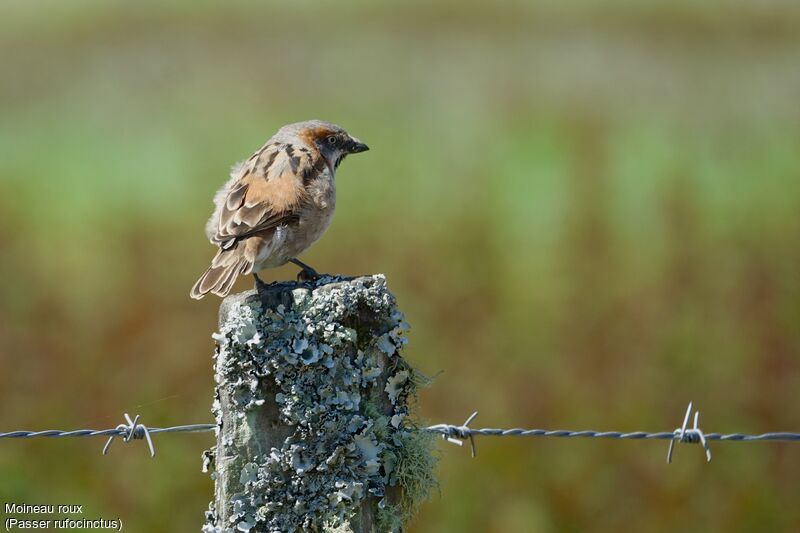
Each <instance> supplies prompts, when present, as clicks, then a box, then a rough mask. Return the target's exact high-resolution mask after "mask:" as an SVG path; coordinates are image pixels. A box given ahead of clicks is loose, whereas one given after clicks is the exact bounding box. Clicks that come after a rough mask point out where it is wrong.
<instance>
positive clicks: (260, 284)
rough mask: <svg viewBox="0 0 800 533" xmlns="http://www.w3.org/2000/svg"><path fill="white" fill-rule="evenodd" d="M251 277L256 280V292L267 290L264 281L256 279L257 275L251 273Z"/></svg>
mask: <svg viewBox="0 0 800 533" xmlns="http://www.w3.org/2000/svg"><path fill="white" fill-rule="evenodd" d="M253 277H254V278H256V292H261V291H262V290H264V289H266V288H267V284H266V283H264V280H262V279H261V278H259V277H258V274H256V273H255V272H253Z"/></svg>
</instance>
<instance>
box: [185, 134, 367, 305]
mask: <svg viewBox="0 0 800 533" xmlns="http://www.w3.org/2000/svg"><path fill="white" fill-rule="evenodd" d="M367 150H369V147H368V146H367V145H366V144H364V143H363V142H361V141H360V140H358V139H357V138H355V137H353V136H352V135H350V134H348V133H347V132H346V131H345V130H344V129H342V128H341V127H339V126H337V125H335V124H332V123H330V122H326V121H323V120H307V121H304V122H296V123H294V124H288V125H286V126H283V127H282V128H280V129H279V130H278V131H277V133H275V135H273V136H272V137H271V138H270V139H269V140H268V141H267V142H266V143H265V144H264V145H263V146H262V147H261V148H259V149H258V150H257V151H256V152H255V153H254V154H253V155H251V156H250V158H249V159H247V160H246V161H244V162H241V163H238V164H236V165H234V167H233V168H232V169H231V173H230V179H229V180H228V181H227V182H226V183H225V185H223V186H222V187H221V188H220V189H219V190H218V191H217V193H216V195H215V196H214V206H215V207H214V212H213V214H212V215H211V218H209V220H208V223H207V224H206V235H207V237H208V239H209V240H210V242H211V243H212V244H213V245H215V246H217V247H218V250H217V253H216V255H215V256H214V258H213V259H212V261H211V266H210V267H209V268H208V269H207V270H206V271H205V272H204V273H203V275H202V276H200V279H198V280H197V283H195V284H194V286H193V287H192V290H191V292H190V296H191V297H192V298H194V299H197V300H199V299H200V298H202V297H204V296H205V295H206V294H208V293H212V294H216V295H217V296H220V297H225V296H227V295H228V293H229V292H230V291H231V288H232V287H233V284H234V282H235V281H236V278H237V277H238V276H240V275H248V274H252V275H253V276H254V278H255V282H256V288H257V289H258V288H259V287H260V286H263V285H264V282H263V281H262V280H261V278H259V276H258V272H260V271H261V270H263V269H265V268H275V267H279V266H282V265H285V264H286V263H290V262H291V263H293V264H295V265H297V266H299V267H300V268H301V269H302V270H301V271H300V273H299V274H298V279H316V278H317V277H318V276H319V274H317V272H316V270H314V269H313V268H311V267H310V266H308V265H307V264H305V263H303V262H302V261H300V260H299V259H298V258H297V257H298V256H299V255H300V254H301V253H303V252H304V251H305V250H307V249H308V248H309V247H311V245H313V244H314V243H315V242H316V241H317V240H318V239H319V238H320V237H322V235H323V234H324V233H325V230H327V229H328V226H329V225H330V223H331V219H332V218H333V213H334V210H335V208H336V170H337V168H338V167H339V165H340V164H341V162H342V161H343V160H344V158H345V157H347V156H348V155H350V154H357V153H361V152H365V151H367Z"/></svg>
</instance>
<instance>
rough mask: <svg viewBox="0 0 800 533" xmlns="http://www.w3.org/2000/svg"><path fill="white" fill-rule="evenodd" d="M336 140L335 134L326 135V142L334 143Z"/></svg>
mask: <svg viewBox="0 0 800 533" xmlns="http://www.w3.org/2000/svg"><path fill="white" fill-rule="evenodd" d="M337 141H338V139H337V138H336V136H335V135H331V136H330V137H328V144H336V142H337Z"/></svg>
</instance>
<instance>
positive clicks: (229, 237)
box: [213, 143, 324, 248]
mask: <svg viewBox="0 0 800 533" xmlns="http://www.w3.org/2000/svg"><path fill="white" fill-rule="evenodd" d="M323 168H324V160H323V159H322V157H321V156H320V155H319V154H318V153H317V154H314V153H312V152H311V151H310V150H309V149H307V148H305V147H302V148H297V147H295V146H292V145H289V144H283V143H268V144H266V145H265V146H264V147H263V148H262V149H261V150H259V151H258V152H256V153H255V154H253V156H252V157H250V159H248V160H247V161H246V162H245V163H244V164H243V165H241V166H240V167H239V169H238V170H237V172H238V178H237V179H236V180H234V182H233V183H232V184H231V186H230V187H229V188H228V192H227V194H226V196H225V198H224V199H223V200H222V202H223V203H222V205H221V206H220V207H221V209H220V216H219V219H218V221H217V229H216V233H215V235H214V237H213V241H214V242H215V243H216V244H217V245H219V246H220V247H222V248H228V247H229V246H231V245H232V244H233V243H234V242H235V241H236V240H237V239H241V238H244V237H247V236H249V235H252V234H254V233H258V232H261V231H264V230H267V229H270V228H275V227H277V226H280V225H284V224H290V223H292V222H296V221H297V218H298V209H299V208H300V207H301V206H302V205H303V203H304V202H306V201H307V195H306V192H305V184H306V183H308V181H309V180H310V179H312V178H313V177H315V174H316V173H318V172H321V171H322V169H323Z"/></svg>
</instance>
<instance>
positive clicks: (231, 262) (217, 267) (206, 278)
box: [189, 247, 253, 300]
mask: <svg viewBox="0 0 800 533" xmlns="http://www.w3.org/2000/svg"><path fill="white" fill-rule="evenodd" d="M243 255H244V254H243V253H242V252H241V251H240V250H239V248H238V247H235V248H231V249H228V250H220V251H219V252H217V255H216V256H214V260H213V261H211V266H210V267H209V268H208V270H206V271H205V272H204V273H203V275H202V276H200V279H198V280H197V283H195V284H194V287H192V290H191V292H190V293H189V295H190V296H191V297H192V298H194V299H195V300H199V299H200V298H202V297H203V296H205V295H206V294H208V293H209V292H210V293H212V294H216V295H217V296H221V297H225V296H227V295H228V293H229V292H231V288H232V287H233V283H234V282H235V281H236V278H237V277H238V276H239V274H246V273H249V272H251V271H252V269H253V263H252V262H251V261H249V260H248V259H247V258H245V257H243Z"/></svg>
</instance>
